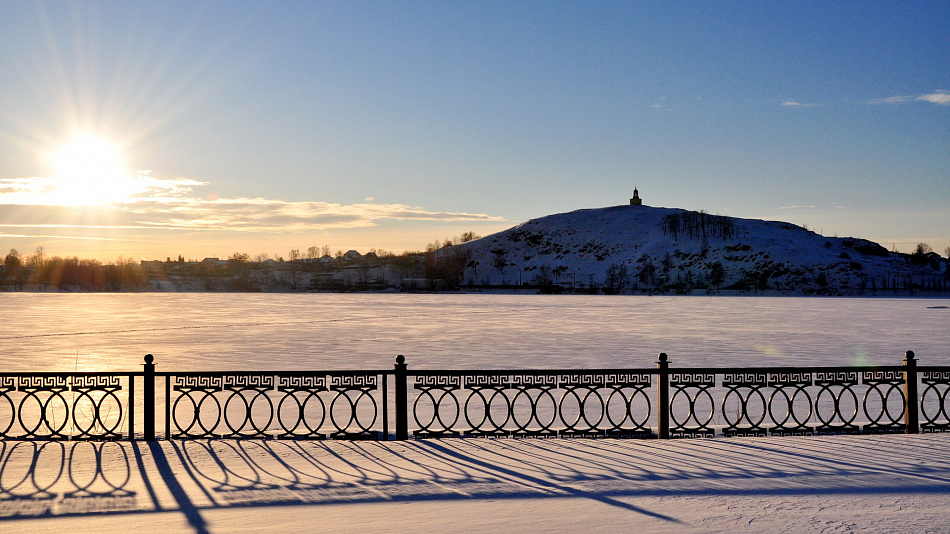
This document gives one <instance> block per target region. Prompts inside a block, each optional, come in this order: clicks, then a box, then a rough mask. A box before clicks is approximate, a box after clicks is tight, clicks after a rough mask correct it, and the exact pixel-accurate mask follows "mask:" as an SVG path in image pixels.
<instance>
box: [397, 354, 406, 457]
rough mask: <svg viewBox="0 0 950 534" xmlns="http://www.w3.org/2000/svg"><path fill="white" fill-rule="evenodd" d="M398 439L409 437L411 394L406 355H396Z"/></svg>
mask: <svg viewBox="0 0 950 534" xmlns="http://www.w3.org/2000/svg"><path fill="white" fill-rule="evenodd" d="M394 367H395V368H396V372H395V377H396V392H395V393H396V439H399V440H402V439H409V396H408V392H407V391H406V388H407V384H406V382H407V380H406V368H407V365H406V357H405V356H403V355H402V354H400V355H399V356H396V365H395V366H394Z"/></svg>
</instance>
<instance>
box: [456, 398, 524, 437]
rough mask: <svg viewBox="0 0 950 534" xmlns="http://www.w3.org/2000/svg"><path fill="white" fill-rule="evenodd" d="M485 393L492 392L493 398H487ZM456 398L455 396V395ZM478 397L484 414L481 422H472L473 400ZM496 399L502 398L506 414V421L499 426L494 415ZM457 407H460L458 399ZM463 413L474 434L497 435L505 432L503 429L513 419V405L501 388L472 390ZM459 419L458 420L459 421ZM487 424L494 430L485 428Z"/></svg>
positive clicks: (464, 405)
mask: <svg viewBox="0 0 950 534" xmlns="http://www.w3.org/2000/svg"><path fill="white" fill-rule="evenodd" d="M485 391H491V392H492V394H491V397H490V398H487V399H486V398H485V394H484V392H485ZM453 397H454V395H453ZM476 397H478V398H479V399H480V400H481V401H482V402H481V404H482V407H483V409H484V412H483V413H482V418H481V420H480V421H477V422H475V421H472V418H471V417H470V414H471V412H472V411H474V408H472V407H470V403H471V402H472V399H474V398H476ZM496 398H501V399H502V400H503V402H504V413H505V419H504V420H503V421H502V422H501V423H500V424H499V422H498V421H496V420H495V417H494V415H493V414H492V405H493V404H494V403H495V399H496ZM456 405H458V399H456ZM462 407H463V410H462V413H464V414H465V422H466V424H468V426H469V428H471V429H472V431H474V432H478V433H485V434H496V433H499V432H502V431H503V428H504V426H505V425H506V424H508V420H509V419H510V418H511V404H510V403H509V402H508V396H507V395H506V394H505V393H504V390H502V389H500V388H478V389H472V390H471V392H470V393H469V395H468V398H466V399H465V403H464V404H463V406H462ZM457 419H458V418H456V420H457ZM486 423H487V424H490V425H491V426H492V428H485V426H486Z"/></svg>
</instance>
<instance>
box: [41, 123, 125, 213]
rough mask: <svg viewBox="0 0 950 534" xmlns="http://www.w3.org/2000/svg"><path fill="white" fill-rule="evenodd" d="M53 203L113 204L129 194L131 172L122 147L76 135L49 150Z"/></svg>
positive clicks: (79, 204) (80, 204)
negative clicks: (126, 164)
mask: <svg viewBox="0 0 950 534" xmlns="http://www.w3.org/2000/svg"><path fill="white" fill-rule="evenodd" d="M49 163H50V166H51V167H52V169H53V177H52V181H53V185H54V188H55V190H54V191H53V192H52V194H53V195H55V197H56V198H55V200H56V202H55V203H56V204H59V205H64V206H98V205H107V204H113V203H116V202H119V201H122V200H123V199H126V198H128V197H129V196H130V195H132V194H133V193H134V192H135V191H136V189H137V186H136V179H135V175H134V173H131V172H129V171H128V170H127V168H126V166H125V158H124V156H123V154H122V150H121V149H120V148H119V146H118V145H117V144H115V143H112V142H110V141H108V140H106V139H103V138H100V137H96V136H93V135H80V136H76V137H74V138H72V139H71V140H70V141H69V142H67V143H66V144H64V145H63V146H61V147H59V148H57V149H56V150H54V151H52V153H51V154H50V156H49Z"/></svg>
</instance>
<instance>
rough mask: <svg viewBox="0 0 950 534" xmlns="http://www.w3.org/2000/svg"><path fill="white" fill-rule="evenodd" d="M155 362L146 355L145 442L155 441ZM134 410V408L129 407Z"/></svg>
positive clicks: (144, 378)
mask: <svg viewBox="0 0 950 534" xmlns="http://www.w3.org/2000/svg"><path fill="white" fill-rule="evenodd" d="M154 361H155V357H154V356H152V355H151V354H146V355H145V364H144V365H143V367H144V375H143V380H144V381H145V384H144V386H145V387H144V388H142V397H144V398H143V407H144V410H145V413H144V414H142V415H143V418H142V420H143V421H144V423H145V428H144V429H143V434H144V437H145V441H155V364H154V363H152V362H154ZM129 409H130V410H131V409H133V407H131V406H130V407H129Z"/></svg>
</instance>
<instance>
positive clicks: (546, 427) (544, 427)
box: [531, 388, 558, 433]
mask: <svg viewBox="0 0 950 534" xmlns="http://www.w3.org/2000/svg"><path fill="white" fill-rule="evenodd" d="M551 391H552V390H551V388H542V389H540V390H539V391H538V396H537V397H534V399H533V400H532V404H531V411H532V418H533V419H534V420H535V421H536V422H537V423H538V427H539V428H538V431H539V432H542V433H553V432H554V429H553V428H552V427H553V426H554V423H556V422H557V418H558V406H557V399H556V398H554V395H553V394H552V393H551ZM544 397H547V399H548V402H549V403H550V406H549V410H548V413H549V414H550V417H547V418H545V419H544V420H543V421H542V420H541V415H540V410H539V406H540V404H541V399H542V398H544Z"/></svg>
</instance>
